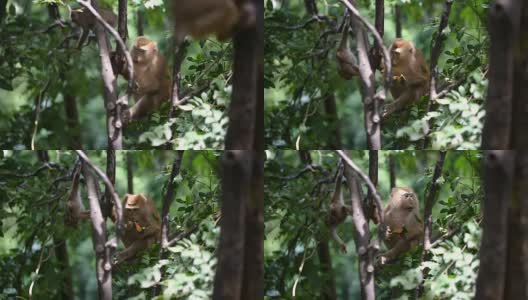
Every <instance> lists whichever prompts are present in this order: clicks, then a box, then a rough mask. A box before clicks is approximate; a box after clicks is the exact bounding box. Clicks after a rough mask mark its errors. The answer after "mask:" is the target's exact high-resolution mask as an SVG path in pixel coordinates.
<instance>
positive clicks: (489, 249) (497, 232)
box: [476, 150, 514, 300]
mask: <svg viewBox="0 0 528 300" xmlns="http://www.w3.org/2000/svg"><path fill="white" fill-rule="evenodd" d="M513 162H514V153H513V152H510V151H499V150H496V151H487V152H486V153H485V158H484V161H483V169H484V176H483V184H484V203H483V211H484V219H483V221H482V229H483V234H482V242H481V246H480V268H479V273H478V278H477V293H476V299H484V300H486V299H490V300H492V299H506V298H505V294H504V287H505V276H506V262H507V261H506V257H507V234H508V208H509V202H510V199H511V196H512V195H511V188H512V180H513Z"/></svg>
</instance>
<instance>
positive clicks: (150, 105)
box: [129, 95, 160, 121]
mask: <svg viewBox="0 0 528 300" xmlns="http://www.w3.org/2000/svg"><path fill="white" fill-rule="evenodd" d="M159 105H160V101H157V100H156V95H144V96H143V97H141V99H139V101H137V102H136V104H134V106H132V107H131V108H130V109H129V120H130V121H137V120H139V119H141V118H143V117H145V116H146V115H147V113H148V112H150V111H152V110H153V109H155V108H158V106H159Z"/></svg>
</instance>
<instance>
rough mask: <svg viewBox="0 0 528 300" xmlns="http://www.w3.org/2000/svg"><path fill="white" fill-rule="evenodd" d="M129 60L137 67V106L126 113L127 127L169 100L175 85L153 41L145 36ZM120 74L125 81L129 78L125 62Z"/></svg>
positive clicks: (135, 92)
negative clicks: (172, 86)
mask: <svg viewBox="0 0 528 300" xmlns="http://www.w3.org/2000/svg"><path fill="white" fill-rule="evenodd" d="M130 56H132V61H133V64H134V81H135V84H136V87H135V89H134V90H133V91H132V95H133V96H134V99H135V101H136V103H135V104H134V106H132V107H131V108H130V109H128V110H126V111H124V115H123V122H124V123H125V124H127V123H129V122H131V121H137V120H139V119H141V118H143V117H145V116H146V115H147V114H148V113H149V112H151V111H153V110H155V109H157V108H158V107H159V106H160V105H161V104H162V103H163V102H164V101H167V100H169V98H170V93H171V83H172V80H171V75H170V72H169V68H168V66H167V61H166V60H165V57H164V56H163V54H161V52H160V51H159V49H158V46H157V45H156V43H155V42H154V41H152V40H150V39H148V38H147V37H144V36H139V37H137V38H136V40H135V41H134V43H133V44H132V46H131V47H130ZM119 73H120V74H122V75H123V76H124V77H125V78H126V79H129V78H130V75H129V74H128V69H127V64H126V62H125V63H122V67H119Z"/></svg>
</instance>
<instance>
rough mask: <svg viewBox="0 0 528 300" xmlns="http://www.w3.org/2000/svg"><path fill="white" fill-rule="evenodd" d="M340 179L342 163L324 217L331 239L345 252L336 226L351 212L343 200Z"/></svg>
mask: <svg viewBox="0 0 528 300" xmlns="http://www.w3.org/2000/svg"><path fill="white" fill-rule="evenodd" d="M342 181H343V165H340V166H339V170H338V172H337V176H336V180H335V189H334V194H333V195H332V200H331V202H330V207H329V208H330V211H329V214H328V217H327V219H326V225H327V226H328V227H329V228H330V234H331V235H332V239H333V240H334V241H335V242H336V243H337V244H338V245H339V248H340V249H341V251H343V252H344V253H346V252H347V246H346V244H345V243H344V242H343V240H341V238H340V237H339V235H338V234H337V226H338V225H339V224H341V223H343V222H344V221H345V219H346V217H347V216H348V215H349V214H350V213H351V208H350V207H349V206H346V205H345V201H344V200H343V191H342V189H341V185H342Z"/></svg>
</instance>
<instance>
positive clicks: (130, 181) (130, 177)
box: [126, 151, 134, 194]
mask: <svg viewBox="0 0 528 300" xmlns="http://www.w3.org/2000/svg"><path fill="white" fill-rule="evenodd" d="M126 170H127V193H129V194H134V161H133V160H132V153H131V152H130V151H128V152H127V153H126Z"/></svg>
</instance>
